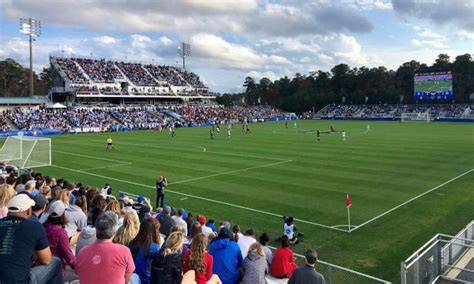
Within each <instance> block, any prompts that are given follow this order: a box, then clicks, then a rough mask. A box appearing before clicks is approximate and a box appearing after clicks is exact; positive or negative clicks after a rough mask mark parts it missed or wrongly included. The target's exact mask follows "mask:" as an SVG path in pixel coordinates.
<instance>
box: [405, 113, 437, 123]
mask: <svg viewBox="0 0 474 284" xmlns="http://www.w3.org/2000/svg"><path fill="white" fill-rule="evenodd" d="M400 120H401V122H408V121H425V122H430V121H431V120H430V113H429V112H418V113H411V112H410V113H402V115H401V117H400Z"/></svg>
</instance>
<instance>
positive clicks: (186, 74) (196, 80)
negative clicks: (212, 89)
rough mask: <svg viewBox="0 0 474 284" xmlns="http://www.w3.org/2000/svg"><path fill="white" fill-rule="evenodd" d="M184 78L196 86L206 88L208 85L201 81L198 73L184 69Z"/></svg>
mask: <svg viewBox="0 0 474 284" xmlns="http://www.w3.org/2000/svg"><path fill="white" fill-rule="evenodd" d="M182 74H183V77H184V79H185V80H186V81H187V82H188V83H189V84H191V86H193V87H195V88H205V87H206V86H205V85H204V83H203V82H202V81H201V79H200V78H199V76H198V75H196V74H195V73H193V72H188V71H184V72H182Z"/></svg>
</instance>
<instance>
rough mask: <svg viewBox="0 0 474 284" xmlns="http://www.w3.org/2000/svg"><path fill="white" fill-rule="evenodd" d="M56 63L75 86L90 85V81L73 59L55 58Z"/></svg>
mask: <svg viewBox="0 0 474 284" xmlns="http://www.w3.org/2000/svg"><path fill="white" fill-rule="evenodd" d="M54 62H55V63H56V64H57V66H59V69H60V70H61V71H62V72H64V74H66V76H67V78H68V79H69V80H70V81H71V82H72V83H74V84H89V80H87V78H86V77H85V76H84V74H83V73H82V70H81V69H80V68H79V67H78V66H77V64H76V62H75V61H74V59H72V58H59V57H58V58H54Z"/></svg>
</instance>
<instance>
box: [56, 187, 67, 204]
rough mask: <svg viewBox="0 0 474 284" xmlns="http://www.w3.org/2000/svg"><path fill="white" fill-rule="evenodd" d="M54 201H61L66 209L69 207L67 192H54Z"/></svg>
mask: <svg viewBox="0 0 474 284" xmlns="http://www.w3.org/2000/svg"><path fill="white" fill-rule="evenodd" d="M56 200H57V201H62V202H63V203H64V204H65V205H66V207H69V190H67V189H61V190H58V191H56Z"/></svg>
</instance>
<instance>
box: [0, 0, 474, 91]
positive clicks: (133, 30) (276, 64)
mask: <svg viewBox="0 0 474 284" xmlns="http://www.w3.org/2000/svg"><path fill="white" fill-rule="evenodd" d="M0 8H1V9H0V58H7V57H10V58H14V59H15V60H17V61H19V62H20V63H21V64H24V65H25V66H26V64H27V63H28V43H27V38H26V37H25V36H23V35H22V34H20V33H19V32H18V27H19V23H18V19H19V18H22V17H31V18H34V19H38V20H41V21H42V26H43V32H42V33H43V34H42V35H41V37H40V38H38V40H37V41H36V42H35V46H34V66H35V69H36V70H41V68H42V67H44V66H46V65H47V64H48V55H49V54H61V53H62V52H63V51H64V54H68V55H75V54H77V55H83V56H89V55H90V54H92V55H93V56H94V57H104V58H114V59H125V58H127V59H128V60H137V61H146V62H154V63H159V64H165V65H175V64H177V62H178V63H180V59H179V57H178V55H177V47H178V45H179V43H180V42H182V41H185V42H189V43H190V44H191V52H192V55H191V57H189V59H188V61H187V67H188V68H189V69H191V70H192V71H194V72H195V73H197V74H198V75H200V76H201V78H202V79H203V80H204V81H205V82H206V83H207V84H208V85H209V87H210V88H211V90H214V91H220V92H228V91H239V90H241V88H242V83H243V81H244V78H245V77H246V76H252V77H254V78H255V79H257V80H259V79H260V78H262V77H268V78H270V79H271V80H275V79H277V78H280V77H281V76H285V75H286V76H289V77H292V76H293V75H294V74H295V73H297V72H299V73H302V74H308V73H309V72H311V71H316V70H324V71H329V70H330V69H331V68H332V67H333V66H334V65H336V64H339V63H346V64H349V65H350V66H352V67H355V66H357V67H360V66H368V67H376V66H380V65H383V66H386V67H387V68H389V69H396V68H397V67H398V66H399V65H401V64H402V63H403V62H406V61H409V60H411V59H414V60H417V61H420V62H422V63H427V64H430V63H432V62H434V60H435V59H436V57H437V55H438V54H440V53H447V54H449V55H450V56H451V58H452V59H454V57H455V56H457V55H460V54H464V53H470V54H473V53H474V0H450V1H445V0H444V1H441V0H420V1H418V0H392V1H391V0H341V1H330V0H313V1H305V0H292V1H290V0H280V1H268V0H238V1H237V0H234V1H232V0H231V1H226V0H184V1H176V0H160V1H147V0H121V1H111V0H109V1H91V0H87V1H80V0H76V1H68V0H54V1H53V0H43V1H35V0H0Z"/></svg>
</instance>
